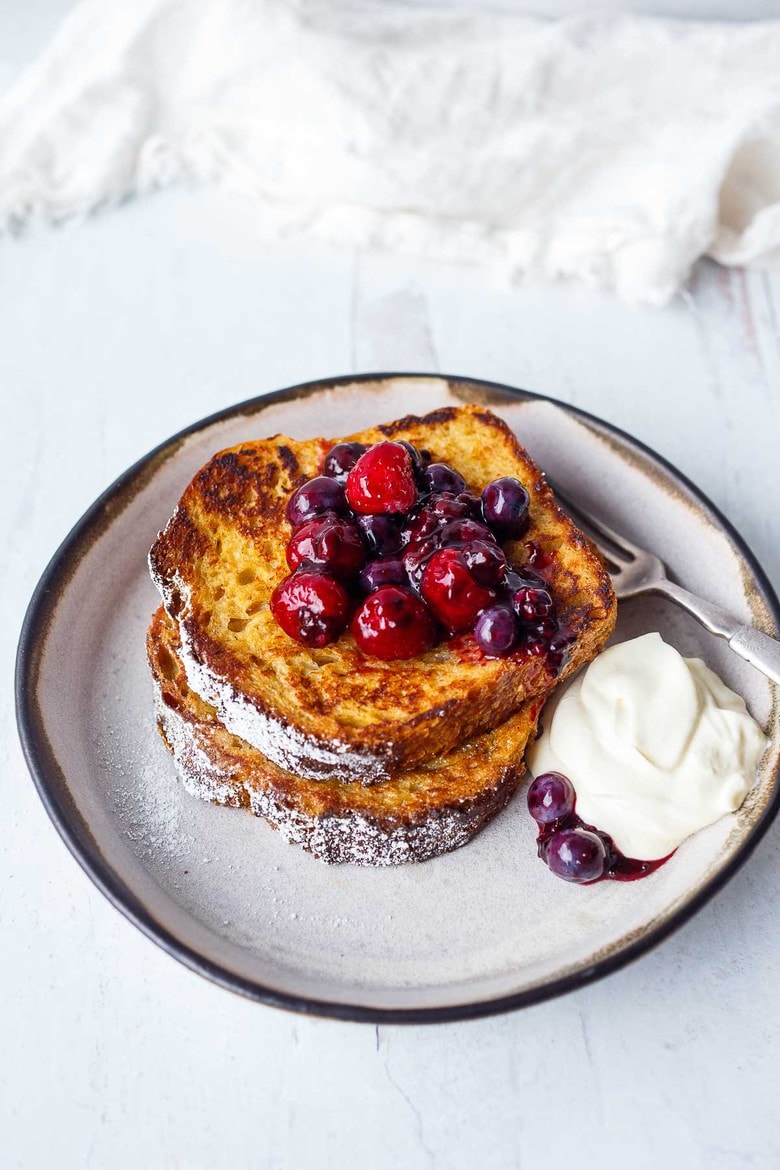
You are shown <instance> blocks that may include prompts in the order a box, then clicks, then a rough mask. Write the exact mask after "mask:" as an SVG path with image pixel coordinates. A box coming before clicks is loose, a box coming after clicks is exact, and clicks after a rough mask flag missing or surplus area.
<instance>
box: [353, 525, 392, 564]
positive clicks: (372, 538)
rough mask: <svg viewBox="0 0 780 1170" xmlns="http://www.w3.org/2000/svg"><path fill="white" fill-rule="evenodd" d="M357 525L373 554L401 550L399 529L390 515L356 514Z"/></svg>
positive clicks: (387, 553)
mask: <svg viewBox="0 0 780 1170" xmlns="http://www.w3.org/2000/svg"><path fill="white" fill-rule="evenodd" d="M356 520H357V523H358V527H359V528H360V530H361V532H362V533H363V535H364V536H365V538H366V543H367V544H368V547H369V549H370V551H371V553H372V554H373V555H375V556H380V557H384V556H388V555H389V554H391V553H397V552H400V551H401V547H402V545H403V536H402V535H401V529H400V527H399V526H398V524H397V523H396V521H395V520H393V519H392V518H391V517H390V516H357V517H356Z"/></svg>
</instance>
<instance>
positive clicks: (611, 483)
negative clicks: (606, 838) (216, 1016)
mask: <svg viewBox="0 0 780 1170" xmlns="http://www.w3.org/2000/svg"><path fill="white" fill-rule="evenodd" d="M473 401H477V402H484V403H487V404H489V405H490V406H491V407H492V408H493V409H494V410H496V411H497V412H498V413H499V414H501V415H502V416H503V417H504V418H505V419H506V420H507V422H508V423H509V424H510V425H511V426H512V427H513V428H514V430H515V431H516V432H517V434H518V435H519V437H520V439H521V441H522V442H523V444H524V445H525V446H526V447H528V449H529V451H530V453H531V455H532V456H533V457H534V459H535V460H536V461H537V462H538V463H539V464H540V465H541V467H542V468H544V469H545V470H546V471H547V472H548V473H549V475H550V477H551V478H554V479H555V480H556V481H557V482H558V483H559V484H560V486H561V489H562V490H564V491H566V492H567V493H568V494H569V495H570V496H571V497H573V498H574V499H575V500H576V499H579V500H581V501H582V503H583V504H585V505H586V506H591V507H593V508H595V509H598V511H599V512H601V513H602V514H603V516H604V518H605V519H606V520H608V521H609V522H611V523H613V524H614V525H615V526H616V527H617V528H622V529H623V530H624V531H625V532H626V534H627V535H629V536H630V537H632V538H634V539H635V540H636V541H637V542H638V543H640V544H641V543H644V544H646V545H647V547H649V548H653V549H655V550H657V551H658V552H659V553H661V555H662V556H663V557H664V558H665V560H666V561H667V563H668V565H669V567H670V570H671V573H672V574H673V575H674V576H675V577H676V578H677V579H678V580H679V581H681V582H682V584H684V585H686V586H687V587H688V588H690V589H692V590H694V591H695V592H699V593H700V594H701V595H702V596H706V597H708V598H709V599H710V600H712V601H714V602H717V603H718V604H720V605H722V606H725V607H727V608H728V609H730V610H732V611H733V612H734V613H735V614H737V615H739V616H740V617H741V618H742V619H744V620H745V621H750V622H752V623H754V624H755V625H758V626H760V627H761V628H762V629H764V630H766V631H768V632H770V633H773V634H776V633H777V624H778V603H777V599H776V597H775V595H774V593H773V591H772V589H771V587H770V586H769V584H768V583H767V581H766V579H765V577H764V575H763V573H762V572H761V570H760V568H759V567H758V565H757V564H756V562H755V560H754V558H753V557H752V555H751V554H750V552H749V550H748V549H747V548H746V547H745V545H744V543H743V542H742V540H741V539H740V538H739V536H738V535H737V534H736V533H735V532H734V531H733V530H732V529H731V528H730V527H729V525H728V524H727V522H726V521H725V520H724V519H723V518H722V517H721V516H719V514H718V513H717V512H716V511H715V509H714V508H713V507H712V505H711V504H709V503H708V502H707V501H706V500H705V499H704V498H703V497H702V496H701V494H700V493H699V492H698V491H697V490H696V489H695V488H694V487H693V486H692V485H691V484H689V483H687V482H686V481H685V480H684V479H683V478H682V477H681V476H680V475H679V474H677V473H676V472H675V471H674V470H673V469H672V468H671V467H670V466H669V465H668V464H666V463H665V462H663V461H662V460H661V459H659V458H658V456H656V455H654V454H653V453H652V452H650V451H648V450H647V449H646V448H645V447H643V446H642V445H641V444H639V443H637V442H636V441H635V440H633V439H631V438H630V437H628V436H626V435H624V434H622V433H619V432H618V431H616V430H615V429H614V428H612V427H610V426H608V425H607V424H605V423H603V422H600V421H599V420H597V419H594V418H592V417H590V416H587V415H584V414H582V413H580V412H579V411H576V410H573V409H571V408H569V407H563V406H561V405H558V404H556V403H554V402H552V401H550V400H548V399H544V398H539V397H536V396H534V395H531V394H527V393H525V392H521V391H517V390H511V389H508V388H506V387H501V386H497V385H493V384H488V383H483V382H474V381H471V380H468V379H462V378H444V377H428V376H415V375H392V376H372V377H368V378H362V379H355V378H352V379H350V378H343V379H336V380H330V381H326V382H318V383H313V384H309V385H305V386H299V387H295V388H293V389H291V390H285V391H281V392H279V393H277V394H273V395H270V396H267V397H263V398H259V399H255V400H253V401H251V402H246V403H242V404H241V405H239V406H236V407H234V408H232V409H230V410H228V411H225V412H222V413H221V414H218V415H215V416H213V417H212V418H209V419H206V420H205V421H204V422H201V423H197V424H196V425H195V426H193V427H191V428H189V429H188V430H187V431H184V432H182V433H181V434H180V435H177V436H175V437H174V438H172V439H170V440H169V441H168V442H166V443H164V444H163V445H162V446H161V447H158V448H157V450H156V451H153V452H152V453H151V454H150V455H148V456H146V458H144V459H142V460H141V461H140V462H139V463H137V464H136V465H135V467H133V468H131V469H130V471H128V472H127V473H126V474H125V475H123V476H122V477H121V478H120V479H119V480H117V482H116V483H115V484H113V485H112V486H111V487H110V488H109V489H108V491H107V492H105V494H104V495H103V496H101V498H100V499H99V500H97V501H96V503H95V504H94V505H93V507H92V508H91V509H90V510H89V512H87V514H86V515H85V516H84V518H83V519H82V520H81V521H80V522H79V523H78V524H77V525H76V527H75V528H74V530H73V532H72V533H71V534H70V535H69V536H68V538H67V539H66V541H65V542H64V544H63V545H62V547H61V548H60V549H59V551H58V552H57V553H56V555H55V556H54V559H53V560H52V562H51V564H50V565H49V567H48V568H47V570H46V572H45V573H44V576H43V578H42V580H41V582H40V584H39V586H38V588H37V590H36V592H35V595H34V596H33V599H32V601H31V603H30V607H29V610H28V613H27V617H26V620H25V624H24V628H23V631H22V638H21V643H20V649H19V659H18V672H17V705H18V715H19V725H20V729H21V735H22V740H23V743H24V748H25V752H26V755H27V759H28V762H29V765H30V768H31V771H32V774H33V777H34V779H35V783H36V785H37V787H38V790H39V792H40V795H41V797H42V799H43V801H44V804H45V805H46V808H47V809H48V812H49V814H50V816H51V818H52V820H53V821H54V824H55V825H56V827H57V829H58V830H59V832H60V834H61V835H62V837H63V838H64V840H65V842H66V844H67V845H68V846H69V848H70V850H71V851H72V853H73V854H74V856H75V857H76V859H77V860H78V861H79V862H80V864H81V865H82V866H83V867H84V869H85V870H86V871H87V873H89V875H90V876H91V877H92V879H93V880H94V881H95V883H96V884H97V885H98V886H99V887H100V889H101V890H103V892H104V893H105V894H106V895H107V897H108V898H109V899H110V900H111V901H112V902H113V903H114V905H115V906H116V907H117V908H118V909H120V910H121V911H122V912H123V913H124V914H125V915H126V916H127V917H128V918H129V919H130V920H131V921H132V922H134V923H135V924H136V925H137V926H138V927H139V928H140V929H141V930H143V931H144V933H146V934H147V935H148V936H149V937H150V938H152V939H154V940H155V942H157V943H159V944H160V946H162V947H164V948H165V950H167V951H168V952H169V953H170V954H172V955H174V956H175V957H176V958H178V959H180V960H181V961H182V962H183V963H185V964H186V965H187V966H189V967H191V968H193V969H194V970H196V971H199V972H201V973H202V974H203V975H206V976H208V977H209V978H211V979H213V980H215V981H216V982H218V983H220V984H222V985H223V986H225V987H229V988H232V989H233V990H235V991H239V992H242V993H243V994H245V995H248V996H250V997H252V998H254V999H257V1000H260V1001H262V1002H265V1003H271V1004H276V1005H280V1006H284V1007H288V1008H294V1009H297V1010H300V1011H306V1012H315V1013H320V1014H322V1015H332V1016H339V1017H342V1018H350V1019H370V1020H422V1021H424V1020H442V1019H455V1018H459V1017H467V1016H476V1015H481V1014H486V1013H489V1012H495V1011H500V1010H504V1009H507V1008H514V1007H519V1006H522V1005H524V1004H529V1003H533V1002H535V1001H538V1000H541V999H544V998H546V997H549V996H551V995H555V994H557V993H559V992H562V991H565V990H568V989H570V988H572V987H575V986H577V985H578V984H581V983H584V982H586V981H588V980H590V979H594V978H597V977H598V976H601V975H604V974H606V973H607V972H609V971H612V970H614V969H615V968H616V967H619V966H620V965H622V964H623V963H625V962H626V961H627V960H629V959H631V958H633V957H635V956H637V955H639V954H641V953H642V952H644V951H646V950H647V949H648V948H649V947H651V946H652V945H653V944H654V943H656V942H658V941H659V939H661V938H663V937H664V936H665V935H667V934H668V933H669V932H670V931H671V930H672V929H673V928H674V927H675V926H678V925H679V924H680V923H681V922H683V921H685V919H687V918H688V917H689V916H690V915H691V914H692V913H693V912H694V911H695V910H696V909H698V907H700V906H701V905H702V904H703V903H704V901H705V900H706V899H707V898H708V897H710V896H711V895H712V894H713V893H714V892H715V890H717V889H718V888H719V887H720V886H721V885H722V884H723V883H724V881H725V880H726V879H727V878H728V877H729V876H730V875H731V874H732V873H734V871H735V869H736V868H737V867H738V865H739V864H740V863H741V862H743V861H744V860H745V859H746V857H747V856H748V855H749V853H750V851H751V849H752V848H753V846H754V845H755V844H756V842H757V841H758V839H759V837H760V836H761V834H762V833H763V832H764V831H765V830H766V828H767V826H768V824H769V822H770V820H771V818H772V816H773V814H774V813H775V811H776V809H777V805H778V749H779V748H780V735H778V721H779V720H780V715H779V714H778V707H777V702H776V696H775V694H774V691H773V687H772V686H771V684H770V683H769V682H767V680H766V679H765V678H764V677H763V676H762V675H760V674H759V673H758V672H756V671H754V670H753V669H752V668H751V667H750V666H749V665H747V664H746V663H745V662H743V661H742V660H741V659H739V658H737V657H736V655H734V654H733V653H731V652H730V651H729V650H728V648H727V647H726V645H725V644H724V643H723V642H720V641H718V640H717V639H715V638H713V637H711V636H709V635H708V634H706V633H705V632H704V631H703V630H702V629H700V627H699V626H697V625H696V624H695V623H694V622H693V621H692V619H690V618H688V617H687V616H686V615H685V614H683V613H681V612H680V611H678V610H676V609H675V608H674V607H672V606H670V605H669V604H668V603H666V602H664V601H662V600H659V599H653V598H647V599H640V600H636V601H633V602H630V603H627V604H625V605H623V606H622V607H621V612H620V620H619V625H618V630H617V634H616V638H617V639H618V640H623V639H625V638H627V637H631V636H633V635H636V634H638V633H640V632H644V631H647V630H660V631H661V633H662V634H663V636H664V637H665V638H666V639H667V640H668V641H670V642H672V643H673V644H674V645H675V646H677V647H678V649H679V650H680V651H682V652H683V653H684V654H686V655H699V656H701V657H702V658H704V659H705V660H706V661H707V662H708V663H709V664H710V665H711V666H712V667H713V668H714V669H715V670H716V671H717V672H718V673H719V674H720V675H722V676H723V678H725V680H726V681H727V682H728V683H729V685H730V686H732V687H733V688H734V689H736V690H737V691H739V692H740V693H741V694H742V695H744V697H745V699H746V701H747V703H748V706H749V708H750V710H751V711H752V712H753V714H754V715H755V717H756V718H757V719H758V721H759V722H760V723H761V724H762V725H763V727H764V728H765V729H766V731H767V732H768V734H769V735H771V736H772V745H771V746H770V748H769V750H768V751H767V753H766V755H765V757H764V760H763V763H762V766H761V770H760V775H759V777H758V780H757V782H756V785H755V788H754V789H753V791H752V792H751V794H750V795H749V797H748V800H747V801H746V803H745V805H744V806H743V808H742V809H741V810H740V811H739V813H737V814H735V815H733V816H730V817H726V818H724V819H722V820H721V821H719V822H718V823H717V824H715V825H712V826H711V827H710V828H708V829H706V830H705V831H704V832H701V833H698V834H696V835H695V836H694V837H693V838H691V839H690V840H689V841H687V842H686V843H685V844H684V845H683V846H682V847H681V848H680V849H679V850H678V852H677V854H676V855H675V856H674V857H673V858H672V860H671V861H670V862H669V864H668V865H666V866H664V867H663V868H662V869H660V870H659V871H658V872H657V873H655V874H653V875H652V876H651V877H649V878H647V879H645V880H643V881H641V882H636V883H633V884H620V883H604V884H600V885H596V886H594V887H590V888H578V887H572V886H568V885H566V884H565V883H564V882H561V881H558V880H556V879H555V878H553V877H552V875H551V874H550V873H549V872H548V871H547V869H546V868H545V866H543V865H542V864H541V863H540V862H539V861H538V860H537V858H536V855H535V847H534V825H533V823H532V821H531V819H530V817H529V816H528V814H527V811H526V808H525V800H524V799H523V796H522V794H521V795H520V796H519V797H516V798H515V799H514V800H513V801H511V802H510V804H509V806H508V808H507V809H506V810H505V811H504V812H503V813H501V814H500V815H499V816H498V817H497V818H496V819H495V820H494V821H493V822H492V823H491V824H490V825H488V827H487V828H486V829H485V830H484V831H483V832H482V833H481V834H479V836H478V837H476V838H475V840H474V841H473V842H471V843H470V844H469V845H467V846H465V848H462V849H459V850H457V851H456V852H454V853H450V854H448V855H447V856H445V857H441V858H437V859H435V860H433V861H429V862H426V863H425V864H422V865H409V866H401V867H398V868H396V869H378V870H377V869H374V870H372V869H365V868H358V867H353V866H333V867H329V866H326V865H324V864H322V863H321V862H318V861H315V860H314V859H313V858H312V857H310V856H309V855H308V854H307V853H304V852H303V851H302V850H300V849H299V848H297V847H295V846H293V845H288V844H286V843H285V842H284V840H283V839H282V838H281V837H280V836H279V835H278V834H277V833H275V832H274V831H273V830H272V829H270V828H269V827H268V826H267V825H266V824H265V823H264V822H262V821H259V820H256V819H255V818H253V817H251V816H247V815H246V813H245V812H243V811H238V810H233V809H222V808H215V807H213V806H211V805H209V804H205V803H201V802H200V801H198V800H196V799H195V798H193V797H191V796H188V795H187V793H186V792H185V791H184V789H183V787H182V786H181V785H180V784H179V782H178V781H177V778H176V773H175V771H174V767H173V764H172V762H171V759H170V757H169V756H168V754H167V753H166V751H165V750H164V748H163V745H162V743H161V741H160V738H159V736H158V734H157V730H156V727H155V721H154V716H153V713H152V687H151V681H150V677H149V672H148V668H147V664H146V659H145V652H144V635H145V632H146V627H147V624H148V622H149V618H150V615H151V613H152V611H153V610H154V608H155V607H156V605H157V603H158V598H157V595H156V592H155V590H154V588H153V586H152V584H151V582H150V580H149V577H148V573H147V568H146V554H147V550H148V549H149V546H150V545H151V543H152V540H153V539H154V537H155V535H156V533H157V531H158V529H160V528H161V527H162V526H163V525H164V524H165V522H166V520H167V519H168V517H169V515H170V514H171V512H172V511H173V508H174V506H175V504H176V502H177V500H178V498H179V496H180V494H181V492H182V491H183V489H184V487H185V486H186V484H187V483H188V481H189V480H190V478H191V477H192V475H193V474H194V472H195V471H196V470H197V469H198V468H199V467H200V466H201V465H202V464H203V463H204V462H205V461H206V460H207V459H208V458H209V457H210V456H211V455H212V454H213V452H215V451H216V450H218V449H219V448H222V447H227V446H231V445H233V444H235V443H239V442H241V441H243V440H245V439H250V438H257V437H261V436H265V435H272V434H275V433H277V432H280V431H283V432H286V433H288V434H290V435H292V436H293V437H295V438H300V439H304V438H308V437H311V436H315V435H323V434H325V435H338V434H347V433H349V432H351V431H355V430H358V429H360V428H362V427H365V426H369V425H371V424H374V423H377V422H382V421H388V420H390V419H394V418H398V417H400V416H402V415H404V414H408V413H423V412H425V411H428V410H432V409H434V408H436V407H439V406H445V405H448V404H452V403H456V404H457V403H463V402H473Z"/></svg>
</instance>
